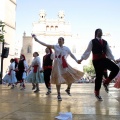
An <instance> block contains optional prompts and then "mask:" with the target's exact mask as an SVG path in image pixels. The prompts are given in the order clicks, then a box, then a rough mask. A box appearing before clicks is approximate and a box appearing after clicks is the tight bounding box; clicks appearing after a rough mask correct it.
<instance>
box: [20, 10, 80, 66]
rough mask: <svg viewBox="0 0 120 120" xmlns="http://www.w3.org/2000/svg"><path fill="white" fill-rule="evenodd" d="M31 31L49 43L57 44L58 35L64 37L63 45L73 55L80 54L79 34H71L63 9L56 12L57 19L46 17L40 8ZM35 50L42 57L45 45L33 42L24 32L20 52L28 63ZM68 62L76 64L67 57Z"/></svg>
mask: <svg viewBox="0 0 120 120" xmlns="http://www.w3.org/2000/svg"><path fill="white" fill-rule="evenodd" d="M32 33H34V34H36V35H37V37H38V39H40V40H41V41H43V42H45V43H47V44H51V45H54V44H57V42H58V38H59V37H64V39H65V45H66V46H68V47H69V48H70V50H71V51H72V52H73V53H74V54H75V55H77V54H79V56H80V46H79V43H80V37H79V35H73V34H72V31H71V24H70V23H69V22H67V21H66V20H65V13H64V11H59V12H58V18H57V19H47V18H46V12H45V11H44V10H41V11H40V13H39V20H38V21H37V22H35V23H33V29H32ZM35 51H37V52H38V53H39V55H40V58H41V59H42V57H43V55H44V54H45V47H44V46H42V45H40V44H38V43H37V42H35V41H34V39H32V37H31V36H26V33H25V32H24V34H23V47H22V53H23V54H24V55H25V56H26V60H27V62H28V64H29V65H30V63H31V61H32V59H33V56H32V54H33V52H35ZM77 58H78V57H77ZM41 61H42V60H41ZM69 62H70V63H71V62H73V63H74V65H75V64H76V63H75V62H74V60H72V59H69ZM77 66H78V65H76V67H77Z"/></svg>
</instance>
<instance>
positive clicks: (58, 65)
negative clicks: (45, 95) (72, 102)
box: [32, 34, 84, 101]
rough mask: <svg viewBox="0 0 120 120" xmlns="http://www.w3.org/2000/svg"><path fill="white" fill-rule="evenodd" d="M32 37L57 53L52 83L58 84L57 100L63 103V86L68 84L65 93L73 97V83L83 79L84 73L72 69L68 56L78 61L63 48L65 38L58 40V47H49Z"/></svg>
mask: <svg viewBox="0 0 120 120" xmlns="http://www.w3.org/2000/svg"><path fill="white" fill-rule="evenodd" d="M32 37H33V38H34V39H35V41H37V42H38V43H40V44H41V45H43V46H46V47H48V48H52V49H54V51H55V59H54V64H53V68H52V73H51V83H52V84H56V88H57V94H58V95H57V99H58V101H62V98H61V94H60V88H61V84H63V83H66V84H67V85H68V87H67V89H66V90H65V91H66V93H67V94H68V95H71V94H70V88H71V85H72V83H74V82H75V81H77V80H79V79H81V77H83V75H84V73H83V72H81V71H78V70H76V69H74V68H72V67H71V66H70V65H69V64H68V63H67V61H66V58H67V56H68V55H70V56H71V57H72V58H73V59H74V60H75V61H76V62H77V59H76V58H75V56H74V55H73V54H72V53H71V51H70V49H69V48H68V47H66V46H63V44H64V38H63V37H60V38H59V39H58V45H49V44H46V43H43V42H41V41H39V40H38V39H37V37H36V36H35V35H34V34H33V35H32Z"/></svg>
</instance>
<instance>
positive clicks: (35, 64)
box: [25, 52, 43, 93]
mask: <svg viewBox="0 0 120 120" xmlns="http://www.w3.org/2000/svg"><path fill="white" fill-rule="evenodd" d="M33 57H34V59H33V61H32V64H31V65H30V66H29V68H28V70H27V71H29V70H30V69H31V67H32V68H33V69H32V70H31V72H30V73H29V74H28V76H27V77H26V78H25V79H26V80H27V81H28V82H29V83H32V85H33V88H32V90H34V89H36V90H35V91H34V92H35V93H37V92H39V90H40V89H39V83H43V77H42V75H41V73H40V72H41V71H42V68H41V62H40V57H39V54H38V52H34V53H33Z"/></svg>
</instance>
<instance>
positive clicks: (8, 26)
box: [5, 23, 16, 30]
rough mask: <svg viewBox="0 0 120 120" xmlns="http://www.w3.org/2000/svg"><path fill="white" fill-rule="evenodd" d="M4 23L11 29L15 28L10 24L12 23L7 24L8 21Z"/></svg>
mask: <svg viewBox="0 0 120 120" xmlns="http://www.w3.org/2000/svg"><path fill="white" fill-rule="evenodd" d="M5 25H7V26H8V27H10V28H12V29H14V30H15V29H16V27H14V26H12V25H10V24H8V23H5Z"/></svg>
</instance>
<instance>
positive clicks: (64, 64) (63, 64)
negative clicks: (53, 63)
mask: <svg viewBox="0 0 120 120" xmlns="http://www.w3.org/2000/svg"><path fill="white" fill-rule="evenodd" d="M55 58H57V56H55ZM58 58H61V55H59V56H58ZM62 66H63V68H66V67H68V65H67V62H66V60H65V58H64V56H62Z"/></svg>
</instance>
